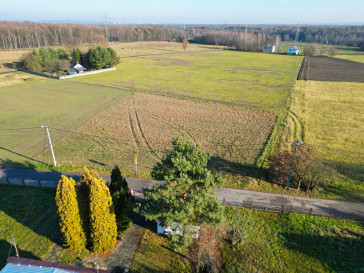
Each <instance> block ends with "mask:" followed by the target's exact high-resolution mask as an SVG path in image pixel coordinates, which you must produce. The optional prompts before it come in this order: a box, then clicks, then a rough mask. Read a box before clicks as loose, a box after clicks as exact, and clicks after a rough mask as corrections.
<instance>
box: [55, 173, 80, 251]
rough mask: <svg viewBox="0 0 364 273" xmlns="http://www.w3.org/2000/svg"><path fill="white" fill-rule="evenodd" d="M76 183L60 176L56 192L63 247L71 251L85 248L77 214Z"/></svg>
mask: <svg viewBox="0 0 364 273" xmlns="http://www.w3.org/2000/svg"><path fill="white" fill-rule="evenodd" d="M76 187H77V186H76V182H75V181H74V180H73V179H72V178H67V177H66V176H64V175H62V179H61V180H60V181H59V183H58V186H57V192H56V204H57V207H58V210H57V211H58V215H59V220H60V221H59V224H60V229H61V232H62V239H63V243H64V246H65V247H69V248H70V249H72V250H82V249H84V248H85V247H86V235H85V232H84V231H83V228H82V224H81V217H80V214H79V208H78V201H77V194H76Z"/></svg>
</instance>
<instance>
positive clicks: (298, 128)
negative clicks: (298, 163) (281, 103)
mask: <svg viewBox="0 0 364 273" xmlns="http://www.w3.org/2000/svg"><path fill="white" fill-rule="evenodd" d="M288 114H289V117H290V118H291V120H292V121H293V127H294V128H293V138H295V139H300V140H302V141H303V137H304V132H303V126H302V124H301V122H300V121H299V119H298V117H297V115H296V114H295V113H293V112H292V111H291V110H288Z"/></svg>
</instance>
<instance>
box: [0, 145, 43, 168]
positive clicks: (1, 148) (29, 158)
mask: <svg viewBox="0 0 364 273" xmlns="http://www.w3.org/2000/svg"><path fill="white" fill-rule="evenodd" d="M0 150H3V151H6V152H9V153H12V154H15V155H18V156H21V157H23V158H25V159H28V160H30V161H32V162H37V163H41V164H47V163H45V162H42V161H39V160H37V159H34V158H31V157H29V156H26V155H23V154H19V153H17V152H15V151H12V150H9V149H7V148H4V147H1V146H0ZM1 162H3V165H4V164H5V163H7V164H8V165H10V163H13V164H20V165H21V164H23V163H20V162H15V161H12V160H10V159H4V160H1Z"/></svg>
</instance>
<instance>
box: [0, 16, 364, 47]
mask: <svg viewBox="0 0 364 273" xmlns="http://www.w3.org/2000/svg"><path fill="white" fill-rule="evenodd" d="M296 32H297V26H295V25H247V26H244V25H111V24H110V25H77V24H51V23H33V22H8V21H0V49H18V48H35V47H38V48H39V47H48V46H77V45H81V44H87V43H96V44H100V42H136V41H171V40H176V41H182V40H183V39H184V38H187V39H188V40H190V41H192V42H199V43H206V44H214V45H228V46H233V47H235V49H237V50H243V51H260V50H262V47H263V46H264V45H265V44H267V43H273V42H277V41H278V40H282V41H293V40H295V37H296ZM298 41H299V42H306V43H321V44H333V45H346V46H357V47H361V48H362V49H364V27H363V26H323V25H321V26H311V25H302V26H300V32H299V36H298Z"/></svg>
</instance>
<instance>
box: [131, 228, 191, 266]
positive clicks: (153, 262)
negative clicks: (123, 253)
mask: <svg viewBox="0 0 364 273" xmlns="http://www.w3.org/2000/svg"><path fill="white" fill-rule="evenodd" d="M130 271H131V272H133V273H134V272H135V273H136V272H138V273H144V272H145V273H152V272H192V268H191V265H190V263H189V261H188V259H186V258H184V256H183V255H180V254H178V253H175V252H173V251H172V250H171V248H170V245H169V241H168V239H167V238H166V237H163V236H160V235H157V234H156V233H154V232H152V231H150V230H149V229H147V230H146V231H145V233H144V235H143V237H142V239H141V241H140V244H139V247H138V250H137V252H136V253H135V256H134V259H133V263H132V265H131V270H130Z"/></svg>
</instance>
